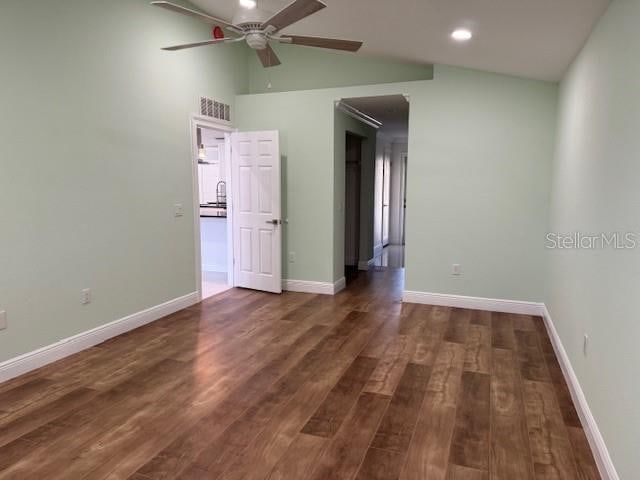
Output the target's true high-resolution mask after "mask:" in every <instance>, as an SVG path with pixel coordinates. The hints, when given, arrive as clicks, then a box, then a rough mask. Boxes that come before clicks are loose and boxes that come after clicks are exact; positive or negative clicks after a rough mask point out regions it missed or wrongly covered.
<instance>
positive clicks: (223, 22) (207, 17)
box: [151, 1, 238, 29]
mask: <svg viewBox="0 0 640 480" xmlns="http://www.w3.org/2000/svg"><path fill="white" fill-rule="evenodd" d="M151 5H154V6H156V7H161V8H165V9H167V10H171V11H172V12H177V13H182V14H183V15H188V16H190V17H195V18H199V19H200V20H203V21H205V22H207V23H210V24H211V25H225V26H227V27H233V28H235V29H238V27H236V26H235V25H234V24H232V23H229V22H227V21H226V20H221V19H220V18H216V17H212V16H211V15H207V14H206V13H202V12H198V11H196V10H191V9H190V8H186V7H182V6H180V5H176V4H175V3H171V2H164V1H163V2H151Z"/></svg>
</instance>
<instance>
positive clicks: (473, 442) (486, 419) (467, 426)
mask: <svg viewBox="0 0 640 480" xmlns="http://www.w3.org/2000/svg"><path fill="white" fill-rule="evenodd" d="M490 385H491V377H490V376H489V375H486V374H484V373H475V372H463V373H462V386H461V389H460V398H459V400H458V409H457V412H456V426H455V430H454V434H453V440H452V442H451V453H450V456H449V462H450V463H452V464H454V465H460V466H464V467H471V468H475V469H477V470H483V471H487V472H488V470H489V440H490V438H489V428H490Z"/></svg>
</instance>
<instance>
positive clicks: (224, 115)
mask: <svg viewBox="0 0 640 480" xmlns="http://www.w3.org/2000/svg"><path fill="white" fill-rule="evenodd" d="M200 115H202V116H203V117H211V118H215V119H217V120H222V121H224V122H230V121H231V108H230V107H229V105H227V104H226V103H222V102H216V101H215V100H212V99H210V98H207V97H200Z"/></svg>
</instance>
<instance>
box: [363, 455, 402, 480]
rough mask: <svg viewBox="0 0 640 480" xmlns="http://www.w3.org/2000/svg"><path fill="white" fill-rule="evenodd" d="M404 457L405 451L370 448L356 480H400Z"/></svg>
mask: <svg viewBox="0 0 640 480" xmlns="http://www.w3.org/2000/svg"><path fill="white" fill-rule="evenodd" d="M404 459H405V455H404V453H399V452H392V451H389V450H381V449H379V448H369V450H367V455H366V456H365V458H364V460H363V462H362V465H361V466H360V469H359V470H358V475H357V476H356V480H398V478H399V477H400V471H401V470H402V464H403V463H404Z"/></svg>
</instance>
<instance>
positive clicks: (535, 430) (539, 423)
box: [523, 380, 578, 480]
mask: <svg viewBox="0 0 640 480" xmlns="http://www.w3.org/2000/svg"><path fill="white" fill-rule="evenodd" d="M523 387H524V403H525V412H526V418H527V426H528V428H529V438H530V442H531V455H532V458H533V464H534V469H535V473H536V478H539V479H563V480H565V479H566V480H571V479H577V478H578V471H577V468H576V464H575V460H574V457H573V451H572V449H571V443H570V441H569V437H568V433H567V430H566V428H565V425H564V423H563V421H562V415H561V413H560V409H559V408H558V404H557V402H556V398H555V392H554V390H553V386H552V385H550V384H548V383H542V382H532V381H528V380H525V381H524V385H523Z"/></svg>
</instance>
